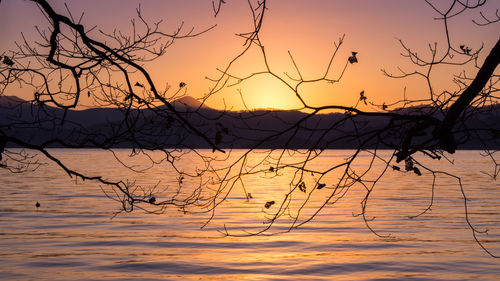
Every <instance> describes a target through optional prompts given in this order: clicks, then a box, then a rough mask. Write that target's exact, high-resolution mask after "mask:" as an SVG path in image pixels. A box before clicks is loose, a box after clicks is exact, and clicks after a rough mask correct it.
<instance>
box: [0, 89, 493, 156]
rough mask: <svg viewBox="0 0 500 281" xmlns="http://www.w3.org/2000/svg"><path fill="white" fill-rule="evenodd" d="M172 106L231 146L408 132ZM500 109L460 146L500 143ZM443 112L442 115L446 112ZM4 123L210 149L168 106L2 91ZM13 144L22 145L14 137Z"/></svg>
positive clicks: (488, 111) (386, 140) (354, 141)
mask: <svg viewBox="0 0 500 281" xmlns="http://www.w3.org/2000/svg"><path fill="white" fill-rule="evenodd" d="M172 105H173V106H174V107H175V108H176V110H177V111H178V112H179V114H180V116H182V118H183V119H185V120H187V121H188V122H189V123H191V124H192V125H193V126H194V127H195V128H197V129H198V130H199V131H200V132H201V133H202V134H204V135H205V136H206V137H208V138H209V139H212V140H213V141H214V142H215V141H217V142H218V145H219V146H220V147H221V148H225V149H227V148H282V147H287V148H305V149H308V148H321V149H323V148H324V149H349V148H358V147H360V146H362V147H363V148H373V147H377V148H397V147H399V146H400V144H401V139H402V136H403V134H404V132H403V131H401V132H398V131H391V132H390V133H384V134H380V135H378V136H377V137H374V136H373V134H372V132H376V131H378V130H379V129H380V128H383V127H387V126H388V124H390V123H389V122H390V121H391V119H390V118H389V117H386V116H379V117H373V116H371V117H368V116H356V117H355V122H353V120H354V119H353V118H346V115H345V114H343V113H330V114H318V115H315V116H311V117H309V118H308V119H307V120H306V121H305V122H303V123H301V126H299V127H298V128H297V130H295V129H293V130H286V129H287V128H291V127H293V126H294V124H296V123H297V122H299V121H300V120H302V119H303V118H304V117H306V116H307V114H306V113H304V112H300V111H284V110H280V111H277V110H276V111H273V110H255V111H244V112H232V111H224V112H223V111H219V110H216V109H213V108H210V107H208V106H206V105H204V104H202V103H201V102H199V101H198V100H196V99H194V98H193V97H189V96H185V97H182V98H180V99H178V100H175V101H173V102H172ZM431 109H432V108H430V107H426V106H420V107H408V108H404V109H396V110H393V111H392V112H394V113H398V114H407V115H410V114H427V113H429V112H431ZM498 109H499V106H490V107H487V108H484V110H482V111H481V112H478V113H474V114H473V115H471V117H470V118H468V119H467V120H466V122H465V125H464V126H465V127H468V128H480V129H481V130H480V131H478V132H477V134H475V135H474V137H473V138H471V136H470V134H467V131H466V130H464V131H463V132H460V130H458V131H459V133H457V135H456V136H455V138H456V139H457V140H458V143H459V149H482V148H483V147H484V145H485V144H486V145H487V146H488V147H489V148H490V149H499V148H500V143H499V140H498V136H496V134H494V132H498V131H499V130H500V123H499V122H498V120H500V119H499V112H500V111H499V110H498ZM436 117H438V118H439V119H442V116H436ZM332 124H337V125H336V126H335V129H334V130H332V129H331V128H330V127H331V126H332ZM409 126H411V124H410V125H409ZM312 128H314V130H312ZM402 128H405V127H404V126H402ZM0 129H1V130H2V131H4V132H5V134H7V135H9V136H13V137H16V138H19V139H21V140H24V141H26V142H29V143H33V144H44V145H47V146H49V147H95V146H101V147H102V146H104V147H142V148H149V149H155V148H158V147H165V148H166V147H180V148H182V147H185V148H211V147H210V146H209V144H207V142H206V141H205V140H203V138H201V137H200V136H198V135H196V134H194V133H193V132H192V131H190V129H189V128H187V126H186V125H185V123H183V121H182V120H181V119H180V118H179V116H177V115H175V114H173V113H172V112H170V111H169V110H167V109H166V107H165V106H162V107H157V108H152V109H133V110H130V111H129V112H126V111H125V110H124V109H118V108H92V109H86V110H68V111H67V112H66V113H65V112H64V110H62V109H59V108H55V107H51V106H48V105H45V106H43V108H42V107H41V106H39V105H37V104H33V103H31V102H27V101H24V100H22V99H20V98H18V97H13V96H1V97H0ZM130 129H132V131H133V133H132V132H131V130H130ZM430 134H431V132H430V131H429V132H422V133H421V134H419V135H418V136H415V138H414V139H413V140H414V141H415V142H417V143H418V142H419V141H420V140H425V139H426V138H428V137H429V136H430ZM54 139H57V140H58V141H53V140H54ZM51 140H52V141H51ZM47 142H48V143H47ZM7 146H15V144H13V143H8V144H7Z"/></svg>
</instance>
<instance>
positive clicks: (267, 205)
mask: <svg viewBox="0 0 500 281" xmlns="http://www.w3.org/2000/svg"><path fill="white" fill-rule="evenodd" d="M275 203H276V202H274V201H267V202H266V204H265V205H264V207H265V208H266V209H269V208H271V206H272V205H274V204H275Z"/></svg>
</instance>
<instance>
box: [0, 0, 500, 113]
mask: <svg viewBox="0 0 500 281" xmlns="http://www.w3.org/2000/svg"><path fill="white" fill-rule="evenodd" d="M49 2H50V3H53V4H54V6H55V7H56V10H58V11H60V12H63V13H64V11H65V10H64V5H63V4H62V3H63V1H55V0H54V1H49ZM65 2H66V3H67V4H68V6H69V7H70V9H71V11H72V12H73V13H74V14H75V15H79V14H80V12H82V11H84V12H85V15H84V21H83V23H84V25H86V26H88V27H91V26H98V27H99V28H101V29H103V30H106V31H112V30H113V29H114V28H117V29H121V30H124V31H130V24H129V20H130V18H132V17H133V16H134V15H135V8H137V7H138V5H139V3H140V4H141V7H142V10H143V13H144V15H145V17H146V18H148V19H151V21H157V20H164V23H163V27H164V30H165V31H167V32H168V31H172V30H174V29H176V28H177V27H178V26H179V24H180V23H181V22H182V21H184V25H185V27H186V30H188V29H190V28H191V27H195V29H196V30H202V29H204V28H207V27H210V26H212V25H214V24H217V27H216V28H215V29H214V30H212V31H210V32H208V33H206V34H203V35H202V36H200V37H197V38H194V39H184V40H179V41H177V42H176V43H175V44H174V45H173V46H172V47H171V48H170V49H169V50H168V52H167V54H166V55H165V56H164V57H162V58H161V59H159V60H157V61H155V62H153V63H150V64H148V65H146V68H147V69H148V70H149V71H150V72H151V73H152V76H153V78H154V80H155V82H156V84H157V86H160V87H163V86H165V85H166V84H170V85H178V83H179V82H180V81H184V82H186V83H187V85H188V87H187V94H188V95H191V96H193V97H197V98H199V97H202V96H203V95H204V94H206V93H207V92H208V89H209V87H211V86H212V83H211V82H210V81H208V80H206V79H205V77H206V76H208V77H211V78H215V77H217V75H218V72H217V70H216V69H217V68H224V67H225V66H226V64H227V63H228V62H229V61H230V60H231V59H232V58H233V57H234V56H235V55H236V54H238V53H239V52H240V51H241V50H242V48H243V47H242V43H243V41H242V40H241V38H239V37H237V36H235V34H236V33H241V32H247V31H249V30H250V28H251V25H252V21H251V20H252V19H251V17H250V13H249V9H248V4H247V1H246V0H226V2H227V4H226V5H224V6H223V7H222V11H221V12H220V14H219V16H218V17H217V18H214V17H213V12H212V6H211V1H210V0H189V1H186V0H170V1H162V0H143V1H137V0H135V1H121V0H106V1H98V0H86V1H77V0H71V1H65ZM444 2H449V1H443V0H441V1H440V3H444ZM268 7H269V9H268V10H267V11H266V12H267V14H266V16H265V18H264V26H263V29H262V33H261V38H262V42H263V43H264V45H265V47H266V51H267V54H268V57H269V62H270V66H271V68H272V69H273V71H275V72H276V74H278V75H280V76H281V77H283V78H284V77H286V76H285V75H284V73H285V72H288V73H289V74H291V75H295V74H296V72H295V70H294V67H293V64H292V63H291V61H290V58H289V56H288V51H290V52H291V53H292V54H293V56H294V58H295V60H296V62H297V64H298V65H299V67H300V69H301V72H302V75H303V76H304V77H305V78H315V77H316V76H318V75H321V74H322V73H323V72H324V71H325V68H326V66H327V64H328V60H329V58H330V56H331V52H332V51H333V45H334V42H335V41H336V40H338V38H339V37H341V36H342V34H345V35H346V36H345V42H344V45H343V47H342V49H341V50H340V52H339V53H338V55H337V57H336V59H335V60H334V64H333V68H332V73H333V74H334V75H333V76H335V73H338V72H339V71H340V70H341V68H342V67H343V66H344V64H345V61H346V59H347V57H348V56H349V55H350V52H351V51H357V52H358V53H359V54H358V59H359V63H358V64H353V65H350V66H349V68H348V69H347V72H346V74H345V76H344V77H343V79H342V80H341V82H340V83H337V84H333V85H332V84H326V83H317V84H313V85H305V86H304V87H303V88H301V94H302V95H303V97H304V99H305V100H306V101H307V102H308V103H311V104H312V105H323V104H343V105H354V104H355V103H356V101H357V99H358V97H359V92H360V91H362V90H364V91H365V93H366V95H367V97H368V98H369V100H370V101H372V102H376V103H382V102H387V103H391V102H392V101H395V100H399V99H402V98H403V93H404V89H405V87H406V94H407V97H408V98H425V97H427V94H428V92H427V90H426V84H425V81H423V80H422V79H416V78H413V79H406V80H395V79H389V78H386V77H385V76H384V75H383V74H382V72H381V71H380V70H381V69H382V68H385V69H387V70H388V71H392V72H396V73H397V67H398V66H401V67H402V68H403V69H405V70H407V71H412V70H413V69H414V68H413V67H412V66H411V65H410V64H408V62H407V60H405V59H404V58H402V57H401V56H400V52H401V47H400V45H399V43H398V41H397V38H400V39H402V40H404V41H405V42H406V43H407V44H408V45H409V46H411V47H412V49H415V50H418V52H419V54H422V55H423V56H428V54H429V53H428V44H429V43H433V42H438V47H439V46H442V47H444V46H445V45H444V33H443V31H444V29H443V26H442V24H440V22H438V21H436V20H433V18H434V17H435V16H436V13H435V12H434V11H433V10H432V9H431V8H430V7H429V6H428V5H427V4H426V3H425V2H424V1H413V0H412V1H410V0H385V1H370V0H354V1H315V0H313V1H305V0H302V1H298V0H286V1H285V0H269V2H268ZM499 8H500V2H499V1H493V0H490V1H489V3H487V5H486V6H485V7H483V8H482V9H481V11H483V12H484V13H485V15H491V16H493V15H494V14H495V10H496V9H499ZM472 18H475V19H479V18H480V16H479V13H478V12H474V13H469V14H464V15H462V16H460V17H457V18H454V19H453V20H451V21H450V30H451V32H452V35H453V37H452V44H453V45H455V46H456V47H458V45H461V44H467V45H468V46H470V47H471V48H472V49H475V48H478V47H480V46H481V44H482V43H484V45H485V52H484V53H483V56H482V57H481V58H484V55H485V54H486V52H487V51H489V49H490V48H491V47H492V45H493V44H494V43H495V42H496V41H497V40H498V36H499V34H498V30H499V29H498V27H499V24H498V23H497V24H493V25H490V26H488V27H486V28H478V27H477V26H475V25H474V24H473V23H472V22H471V19H472ZM34 25H39V26H44V25H46V23H45V20H44V18H43V16H41V14H40V12H39V11H38V10H37V8H36V7H35V5H34V4H32V3H30V2H28V1H19V0H2V3H1V4H0V26H2V29H1V31H0V32H1V36H2V41H1V42H0V53H2V52H5V51H6V50H8V49H11V48H13V42H14V41H16V40H17V41H20V39H21V37H20V32H23V33H24V34H25V35H27V37H28V38H30V39H32V38H35V33H34V28H33V26H34ZM255 54H256V52H253V51H250V52H249V53H247V55H246V56H245V57H244V58H242V59H241V61H240V62H239V64H238V65H236V67H235V68H234V73H235V74H239V75H248V74H250V73H252V72H254V71H260V70H262V60H261V58H260V57H259V56H256V55H255ZM459 70H460V69H456V70H455V72H457V71H459ZM455 72H450V71H449V69H444V70H443V71H442V73H440V74H439V76H436V78H439V79H436V85H435V87H436V89H437V90H439V89H444V88H450V89H454V86H453V84H452V83H451V79H452V76H451V75H452V74H456V73H455ZM9 90H10V91H15V92H16V94H18V95H20V96H21V97H23V98H26V99H29V98H32V96H31V95H32V93H30V91H29V90H28V89H25V88H23V89H12V88H11V89H9ZM239 90H241V93H242V95H243V97H244V98H245V101H246V105H247V106H248V107H250V108H286V109H289V108H293V107H297V106H298V102H297V99H296V98H295V96H294V93H293V92H291V91H289V90H287V89H286V88H285V87H284V86H283V85H282V83H280V82H279V81H277V80H276V79H271V78H269V77H268V76H267V77H266V76H257V77H255V78H253V79H251V80H249V81H247V82H245V83H243V84H240V85H238V86H234V87H230V88H227V89H225V90H224V91H223V92H221V93H220V94H218V95H216V96H214V97H212V98H210V99H209V100H208V105H210V106H213V107H217V108H222V107H224V104H225V105H226V106H227V107H229V108H232V109H233V110H241V109H242V108H243V104H242V102H241V98H240V94H239ZM10 91H7V93H10V94H14V93H11V92H10Z"/></svg>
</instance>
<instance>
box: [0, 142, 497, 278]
mask: <svg viewBox="0 0 500 281" xmlns="http://www.w3.org/2000/svg"><path fill="white" fill-rule="evenodd" d="M57 153H58V155H60V156H61V157H63V158H66V159H69V158H75V159H81V160H78V161H75V162H74V165H75V167H76V168H78V169H81V170H86V171H90V172H92V171H102V170H105V171H106V174H108V173H109V174H110V177H113V176H120V174H119V173H125V174H122V175H121V176H124V177H127V176H129V175H128V174H126V173H129V172H130V171H128V172H127V171H126V170H120V171H118V170H114V169H113V168H112V167H111V166H110V165H111V164H110V163H109V161H107V160H106V159H108V158H107V157H108V156H109V155H106V154H105V153H104V152H99V151H95V150H60V151H57ZM348 153H349V151H334V150H332V151H327V152H326V156H325V157H324V158H323V159H325V160H322V161H324V162H321V161H320V162H318V164H317V165H327V164H331V163H334V162H335V161H337V160H336V159H341V158H343V157H345V156H346V155H348ZM478 153H479V152H475V151H460V152H458V153H457V154H456V155H454V156H453V159H454V165H453V166H450V165H449V164H446V163H444V162H443V161H441V162H435V163H434V162H430V164H431V165H433V167H435V168H436V169H437V168H439V169H442V170H444V171H453V172H454V173H455V174H456V175H458V176H461V177H462V180H463V186H464V190H465V192H466V194H467V196H468V197H469V198H470V199H471V201H470V202H469V207H470V216H471V220H472V222H473V223H474V224H475V225H476V226H477V227H478V229H479V230H483V229H488V234H483V235H478V238H479V239H480V240H481V241H484V245H485V246H487V247H488V249H489V250H491V251H492V252H493V253H495V254H497V255H500V185H499V184H498V181H494V180H491V178H490V177H489V176H488V175H487V173H491V172H492V171H493V167H492V163H491V160H488V159H487V158H481V157H478ZM386 154H387V155H388V154H389V152H387V153H386ZM89 159H90V160H89ZM358 164H359V165H362V164H363V163H358ZM146 175H147V176H146ZM130 176H131V175H130ZM168 176H169V175H168V174H161V171H159V172H157V174H154V172H153V174H152V175H151V174H150V173H149V174H148V173H146V174H144V176H141V177H143V180H144V181H146V182H148V181H149V182H150V183H151V184H154V183H155V182H157V181H158V178H162V177H163V178H162V180H163V182H167V183H168V181H170V179H169V178H168ZM0 178H1V179H2V180H1V187H0V190H1V192H0V202H1V203H0V279H4V280H499V278H500V260H499V259H494V258H491V257H490V256H488V255H487V254H486V253H485V252H484V251H483V250H482V249H481V248H480V247H479V246H478V244H477V243H476V242H475V241H474V239H473V237H472V233H471V230H470V228H469V227H468V226H467V224H466V222H465V219H464V201H463V197H462V193H461V191H460V188H459V186H458V184H457V182H456V180H454V179H453V178H449V177H441V178H440V179H439V180H438V181H437V186H436V189H435V201H434V205H433V208H432V210H431V211H430V212H428V213H426V214H424V215H422V216H420V217H417V218H414V219H409V216H412V215H416V214H418V213H420V212H421V211H423V210H424V209H425V208H426V206H427V205H428V203H429V199H430V195H431V183H432V180H433V178H432V174H430V173H428V172H424V173H423V175H422V176H421V177H418V176H416V175H409V174H402V173H396V172H394V173H392V172H388V173H387V175H386V177H385V178H384V180H383V181H382V182H380V183H379V185H378V186H377V187H376V189H375V190H374V192H373V194H372V197H371V201H370V204H369V207H368V210H367V214H368V216H369V217H370V218H372V217H374V220H373V221H371V222H370V226H371V227H372V228H373V229H374V230H375V231H377V232H378V233H380V234H381V235H388V234H390V236H389V237H388V238H383V237H378V236H376V235H375V234H374V233H372V232H371V231H370V230H369V229H368V228H367V227H366V225H365V223H364V221H363V220H362V218H360V217H356V216H353V214H356V213H359V212H360V206H361V205H360V201H361V199H362V195H363V190H362V187H359V188H353V189H351V190H350V192H349V193H348V194H347V195H346V196H345V197H344V198H343V199H342V200H341V201H340V202H338V203H337V204H336V205H334V206H328V207H327V208H326V209H324V210H323V211H322V213H320V215H319V216H318V217H317V218H315V219H314V220H313V221H311V222H310V223H308V224H306V225H304V226H303V227H302V228H299V229H296V230H293V231H292V232H290V233H284V234H278V235H271V236H251V237H224V238H222V237H221V235H220V233H219V232H218V230H221V229H223V225H224V224H226V226H227V227H228V228H233V229H234V230H236V231H239V230H240V229H244V228H245V227H248V228H250V229H252V228H255V227H259V226H262V221H263V220H264V219H263V218H264V216H263V215H262V214H263V213H262V212H263V211H262V209H263V208H262V204H263V202H265V201H266V200H268V199H269V198H274V197H273V196H275V197H276V200H279V199H280V196H281V195H282V194H281V192H280V189H279V187H280V185H282V184H284V183H282V182H280V181H281V180H282V179H281V178H274V179H266V178H265V177H264V178H262V177H261V178H257V179H256V180H255V181H254V182H253V184H252V185H251V186H248V188H249V189H251V191H252V194H254V196H253V197H254V198H253V199H251V200H249V201H248V200H246V199H245V198H243V197H238V196H235V197H234V198H230V200H229V202H227V204H226V205H223V206H221V208H220V209H219V210H218V213H217V214H216V219H215V220H214V221H213V222H212V223H211V224H209V225H208V226H207V227H206V228H205V229H203V230H200V227H201V226H202V225H203V223H204V222H205V221H206V219H207V215H190V214H186V215H184V214H183V213H182V212H178V211H177V210H175V209H172V210H171V211H167V213H166V214H163V215H153V214H145V213H144V212H141V211H137V212H133V213H130V214H119V215H117V216H116V217H113V214H114V212H115V211H116V210H117V209H119V207H120V206H119V205H118V203H116V202H114V201H111V200H109V199H107V198H106V197H105V196H104V195H103V192H102V190H101V189H100V187H99V186H98V185H97V184H95V183H88V182H80V181H78V182H75V181H74V180H71V179H69V178H68V177H67V176H66V175H65V174H64V173H63V172H62V171H61V170H59V169H55V168H54V166H53V165H45V166H42V167H40V168H39V169H38V170H36V171H35V172H32V173H27V174H23V175H15V174H11V173H8V172H6V171H3V170H0ZM171 181H172V182H175V178H173V179H171ZM320 197H321V196H320ZM36 201H39V202H40V203H41V204H42V205H41V207H40V208H38V209H37V208H36V207H35V202H36ZM254 209H255V210H257V211H255V212H253V211H249V210H254ZM252 212H253V213H252ZM277 227H278V230H279V227H280V226H279V225H278V226H277Z"/></svg>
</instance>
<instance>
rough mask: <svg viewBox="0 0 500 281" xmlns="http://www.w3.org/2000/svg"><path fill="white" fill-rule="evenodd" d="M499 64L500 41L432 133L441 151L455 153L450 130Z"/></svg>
mask: <svg viewBox="0 0 500 281" xmlns="http://www.w3.org/2000/svg"><path fill="white" fill-rule="evenodd" d="M499 63H500V39H499V40H498V41H497V43H496V44H495V47H493V49H492V50H491V52H490V53H489V55H488V56H487V57H486V59H485V61H484V63H483V66H482V67H481V68H480V69H479V71H478V73H477V75H476V78H474V80H473V81H472V83H471V84H470V85H469V87H467V89H465V91H464V92H463V93H462V94H461V95H460V97H459V98H458V99H457V100H456V101H455V103H453V104H452V105H451V106H450V109H449V110H448V113H447V114H446V116H445V118H444V119H443V121H442V122H441V125H440V126H439V127H437V128H436V130H435V131H434V136H436V137H437V138H438V139H439V142H440V146H441V148H442V149H444V150H446V151H448V152H449V153H453V152H455V149H456V144H455V142H454V140H453V137H452V135H451V129H452V128H453V126H454V125H455V124H456V122H457V119H458V117H459V116H460V114H461V113H462V112H463V111H464V110H465V109H466V108H467V107H468V106H469V105H470V104H471V102H472V101H473V100H474V98H475V97H477V95H479V93H480V92H481V90H482V89H483V88H484V86H485V85H486V83H487V82H488V80H489V79H490V78H491V75H493V72H494V71H495V69H496V67H497V66H498V64H499Z"/></svg>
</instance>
